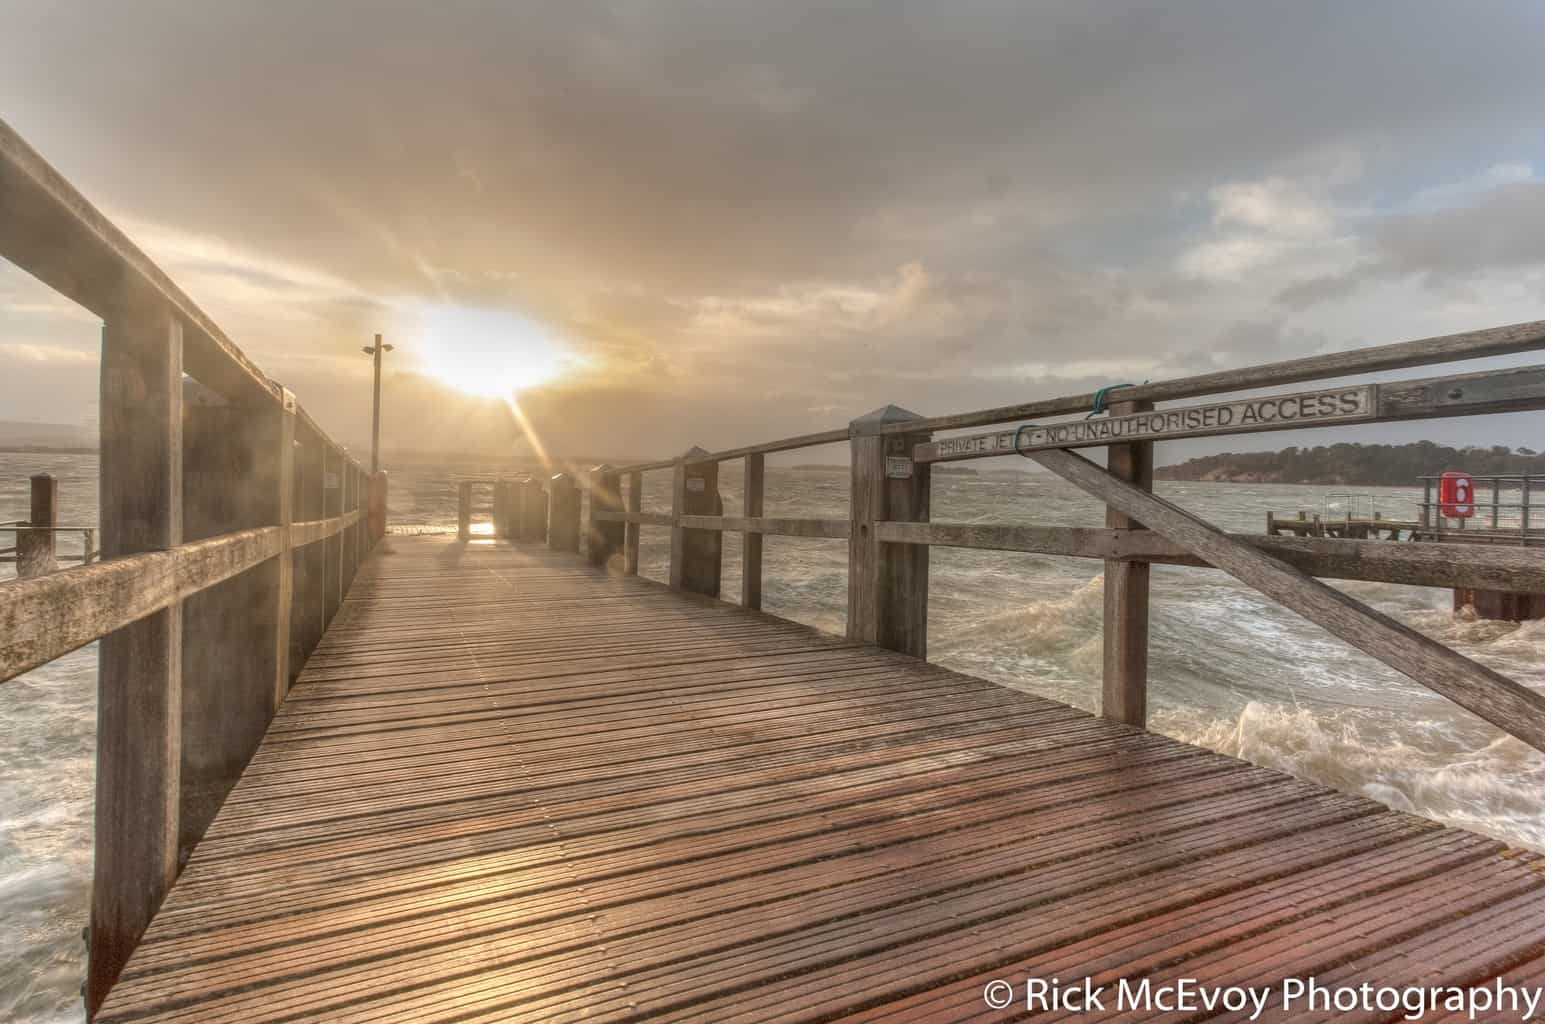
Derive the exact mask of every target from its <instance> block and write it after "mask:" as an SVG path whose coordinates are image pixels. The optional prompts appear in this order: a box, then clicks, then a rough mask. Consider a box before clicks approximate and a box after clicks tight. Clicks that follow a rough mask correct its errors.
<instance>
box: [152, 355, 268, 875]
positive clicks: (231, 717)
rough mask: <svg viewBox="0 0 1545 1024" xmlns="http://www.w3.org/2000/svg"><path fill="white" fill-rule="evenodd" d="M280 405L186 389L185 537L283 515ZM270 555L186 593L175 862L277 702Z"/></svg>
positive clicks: (232, 780)
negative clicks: (245, 403) (246, 403)
mask: <svg viewBox="0 0 1545 1024" xmlns="http://www.w3.org/2000/svg"><path fill="white" fill-rule="evenodd" d="M279 418H280V413H279V410H278V409H276V408H275V407H274V406H272V405H269V406H266V407H264V408H261V409H250V408H246V407H242V406H237V405H233V404H231V403H229V402H227V401H226V400H225V399H223V398H222V397H220V396H219V395H217V394H215V393H214V392H212V391H210V390H209V389H208V388H206V387H204V386H203V385H202V384H199V383H198V382H197V381H193V380H188V381H185V382H184V389H183V444H182V477H183V513H182V515H183V540H184V541H185V542H190V541H197V540H203V539H205V538H208V537H217V536H219V535H221V534H225V533H232V532H235V531H237V530H245V529H249V528H252V527H258V526H270V525H273V523H275V522H276V521H277V520H278V519H279V518H280V516H281V511H280V503H281V500H282V498H283V493H282V491H283V487H284V485H283V483H282V476H283V474H282V468H281V467H280V466H279V464H278V462H277V460H276V459H275V457H274V456H275V452H276V449H277V447H278V443H279V435H280V432H281V430H282V426H281V424H280V423H279ZM284 561H285V559H284V558H283V557H282V556H281V557H279V558H273V559H269V560H268V561H266V562H263V563H260V564H259V565H257V566H254V567H253V568H252V569H249V570H248V571H247V572H244V573H242V574H240V575H238V576H234V577H232V578H230V579H228V580H225V581H223V582H221V583H217V584H215V585H214V586H212V587H209V588H208V589H205V590H202V591H200V592H198V593H196V594H193V595H191V596H189V597H188V598H187V600H186V601H185V602H184V603H183V612H182V614H183V633H182V711H181V729H182V745H181V746H182V761H181V785H180V798H179V811H178V835H179V839H178V848H179V854H178V859H179V863H185V862H186V861H187V858H188V855H189V854H190V853H191V852H192V850H193V846H194V844H196V843H197V842H198V841H199V839H200V838H201V837H202V836H203V834H204V830H205V829H206V828H207V827H208V825H209V822H210V821H211V820H213V818H214V816H215V812H216V811H217V810H219V808H220V805H221V804H222V803H223V802H224V800H225V797H226V794H228V793H229V792H230V790H231V787H232V786H234V785H235V784H236V780H237V779H238V778H239V777H240V775H241V771H242V769H243V768H244V767H246V764H247V762H248V761H249V760H250V759H251V757H252V753H253V751H255V750H256V749H257V746H258V743H259V741H261V740H262V738H263V732H264V730H265V729H267V728H268V721H269V718H270V716H271V715H272V713H273V709H274V687H275V680H276V677H277V675H278V672H279V667H278V665H277V663H276V657H277V645H278V639H277V637H276V636H275V630H276V628H277V623H276V621H275V615H276V613H277V611H278V609H279V606H280V604H281V603H282V602H281V598H280V594H279V588H280V586H281V584H282V581H281V580H280V575H281V572H282V569H281V567H280V566H281V563H282V562H284Z"/></svg>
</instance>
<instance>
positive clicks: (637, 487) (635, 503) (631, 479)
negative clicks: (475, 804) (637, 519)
mask: <svg viewBox="0 0 1545 1024" xmlns="http://www.w3.org/2000/svg"><path fill="white" fill-rule="evenodd" d="M643 508H644V474H642V473H629V474H628V512H629V513H631V514H632V515H638V514H639V513H640V512H642V511H643ZM638 531H639V524H638V523H628V524H627V529H626V530H625V531H624V532H623V538H622V573H623V575H624V576H637V575H638Z"/></svg>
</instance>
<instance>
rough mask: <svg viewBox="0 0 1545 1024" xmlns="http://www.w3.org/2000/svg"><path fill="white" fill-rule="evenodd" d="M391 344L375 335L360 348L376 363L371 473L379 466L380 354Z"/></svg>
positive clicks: (387, 350) (371, 432) (390, 348)
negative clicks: (368, 342)
mask: <svg viewBox="0 0 1545 1024" xmlns="http://www.w3.org/2000/svg"><path fill="white" fill-rule="evenodd" d="M391 350H392V346H390V345H383V344H381V336H380V335H379V334H377V335H376V343H375V344H374V345H366V346H365V347H364V349H363V350H362V351H363V352H364V353H365V355H367V356H374V357H375V363H376V387H375V404H374V406H373V407H372V412H371V416H370V472H371V475H372V476H373V475H375V473H376V472H377V471H378V470H380V468H381V354H382V353H383V352H390V351H391Z"/></svg>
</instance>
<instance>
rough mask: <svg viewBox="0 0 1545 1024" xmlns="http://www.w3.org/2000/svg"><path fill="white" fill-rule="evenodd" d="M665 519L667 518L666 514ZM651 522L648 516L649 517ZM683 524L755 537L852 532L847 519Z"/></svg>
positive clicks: (685, 519)
mask: <svg viewBox="0 0 1545 1024" xmlns="http://www.w3.org/2000/svg"><path fill="white" fill-rule="evenodd" d="M661 518H662V519H664V518H666V517H664V516H662V517H661ZM645 521H646V522H647V521H648V520H647V517H645ZM681 525H682V526H685V527H686V528H687V529H690V530H715V531H721V532H722V531H726V530H728V531H731V532H736V533H746V534H751V535H755V536H760V535H765V534H776V535H779V536H783V537H816V538H825V539H827V540H847V539H848V536H849V535H850V534H851V533H852V530H851V529H850V527H849V525H848V520H846V519H779V518H767V517H765V516H757V517H756V518H748V517H746V516H682V517H681Z"/></svg>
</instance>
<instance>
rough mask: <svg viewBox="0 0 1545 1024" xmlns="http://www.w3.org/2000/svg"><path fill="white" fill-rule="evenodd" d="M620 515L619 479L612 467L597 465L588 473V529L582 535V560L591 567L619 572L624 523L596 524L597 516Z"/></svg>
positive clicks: (620, 477) (619, 476)
mask: <svg viewBox="0 0 1545 1024" xmlns="http://www.w3.org/2000/svg"><path fill="white" fill-rule="evenodd" d="M621 511H622V476H621V475H620V474H619V473H618V472H617V469H616V467H615V466H610V465H606V464H602V465H599V466H597V467H595V468H594V469H592V470H591V471H590V528H589V530H588V531H587V532H586V534H585V557H586V558H587V559H589V561H590V564H591V565H603V566H606V568H607V570H608V571H609V572H612V573H614V574H617V573H621V572H622V561H623V559H622V548H623V543H624V539H625V538H624V534H625V533H626V530H625V529H624V527H625V525H626V524H624V523H613V522H604V523H603V522H597V521H596V518H595V514H596V513H597V512H621Z"/></svg>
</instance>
